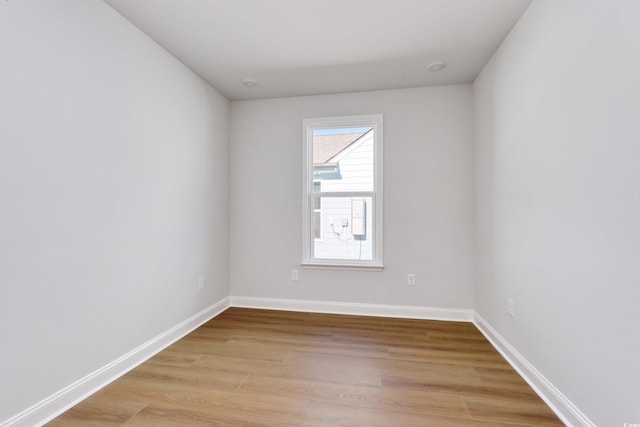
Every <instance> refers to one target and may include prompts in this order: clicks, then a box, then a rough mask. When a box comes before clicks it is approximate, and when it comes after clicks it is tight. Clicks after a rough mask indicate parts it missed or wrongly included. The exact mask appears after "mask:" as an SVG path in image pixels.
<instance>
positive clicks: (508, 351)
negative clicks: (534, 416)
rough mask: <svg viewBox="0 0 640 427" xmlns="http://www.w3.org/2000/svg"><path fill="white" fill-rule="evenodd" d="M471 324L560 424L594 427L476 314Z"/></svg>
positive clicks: (594, 426)
mask: <svg viewBox="0 0 640 427" xmlns="http://www.w3.org/2000/svg"><path fill="white" fill-rule="evenodd" d="M473 323H474V324H475V325H476V327H477V328H478V329H479V330H480V332H482V334H483V335H484V336H485V337H486V338H487V339H488V340H489V342H490V343H491V345H493V346H494V347H495V348H496V350H498V351H499V352H500V354H502V356H503V357H504V358H505V359H506V360H507V362H509V364H510V365H511V366H512V367H513V368H514V369H515V370H516V371H517V372H518V373H519V374H520V376H521V377H522V378H524V380H525V381H526V382H527V383H528V384H529V385H530V386H531V388H533V390H534V391H535V392H536V393H537V394H538V396H540V398H541V399H542V400H544V401H545V402H546V404H547V405H549V407H550V408H551V409H552V410H553V412H555V413H556V415H557V416H558V417H560V419H561V420H562V422H564V423H565V424H566V425H567V426H570V427H573V426H576V427H577V426H581V427H596V425H595V424H594V423H593V422H592V421H591V420H589V418H587V416H586V415H585V414H584V413H582V412H581V411H580V410H579V409H578V408H577V407H576V406H575V405H574V404H573V403H572V402H571V401H570V400H569V399H567V397H566V396H565V395H563V394H562V393H561V392H560V390H558V389H557V388H556V387H555V386H554V385H553V384H552V383H551V382H550V381H549V380H548V379H547V378H546V377H545V376H544V375H542V373H540V371H538V370H537V369H536V368H535V367H534V366H533V365H532V364H531V363H529V361H528V360H527V359H525V358H524V356H522V355H521V354H520V353H519V352H518V351H517V350H516V349H515V348H513V346H511V344H509V342H508V341H507V340H506V339H505V338H504V337H503V336H502V335H500V334H499V333H498V332H497V331H496V330H495V329H493V327H492V326H491V325H490V324H489V323H488V322H487V321H486V320H484V319H483V318H482V316H480V315H479V314H478V313H474V315H473Z"/></svg>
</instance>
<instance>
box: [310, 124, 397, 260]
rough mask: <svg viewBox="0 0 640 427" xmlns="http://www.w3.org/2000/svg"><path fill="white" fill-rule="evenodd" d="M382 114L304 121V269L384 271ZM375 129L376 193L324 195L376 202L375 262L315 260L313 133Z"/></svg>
mask: <svg viewBox="0 0 640 427" xmlns="http://www.w3.org/2000/svg"><path fill="white" fill-rule="evenodd" d="M382 119H383V116H382V114H367V115H359V116H339V117H320V118H307V119H303V123H302V128H303V142H304V144H303V149H302V165H303V167H302V266H303V267H304V268H327V269H347V270H382V269H383V268H384V264H383V253H382V250H383V228H382V224H383V218H382V215H383V198H382V183H383V179H382V171H383V169H382V141H383V127H382V121H383V120H382ZM360 127H372V128H373V147H374V148H373V167H374V172H373V191H371V192H354V193H349V192H336V193H322V195H323V196H325V197H332V196H338V197H348V196H353V197H362V196H365V197H371V198H372V201H373V227H372V228H373V230H372V231H373V237H372V238H373V257H372V260H366V261H365V260H352V259H318V258H315V257H314V254H313V250H314V243H315V239H314V231H313V215H314V209H313V198H312V194H313V182H314V179H313V131H314V129H331V128H360Z"/></svg>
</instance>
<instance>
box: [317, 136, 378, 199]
mask: <svg viewBox="0 0 640 427" xmlns="http://www.w3.org/2000/svg"><path fill="white" fill-rule="evenodd" d="M373 132H374V130H373V128H371V127H365V128H330V129H314V130H313V179H314V180H319V181H321V182H322V187H321V188H320V187H318V188H316V186H315V185H314V192H316V191H317V192H320V191H321V192H346V191H350V192H353V191H374V188H373V169H374V168H373V149H374V146H373V143H374V141H373Z"/></svg>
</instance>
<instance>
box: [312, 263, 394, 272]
mask: <svg viewBox="0 0 640 427" xmlns="http://www.w3.org/2000/svg"><path fill="white" fill-rule="evenodd" d="M301 266H302V268H304V269H308V270H352V271H382V270H384V265H382V264H367V265H363V264H360V265H354V264H331V263H313V262H303V263H302V264H301Z"/></svg>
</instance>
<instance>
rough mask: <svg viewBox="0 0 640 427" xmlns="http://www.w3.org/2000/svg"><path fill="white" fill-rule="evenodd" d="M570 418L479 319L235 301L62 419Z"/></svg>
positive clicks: (460, 421)
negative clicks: (251, 305)
mask: <svg viewBox="0 0 640 427" xmlns="http://www.w3.org/2000/svg"><path fill="white" fill-rule="evenodd" d="M120 425H122V426H128V427H134V426H195V427H198V426H253V427H257V426H273V427H275V426H277V427H287V426H306V427H321V426H323V427H324V426H332V427H333V426H374V427H378V426H379V427H396V426H397V427H413V426H420V427H423V426H436V427H437V426H451V427H454V426H455V427H465V426H487V427H489V426H492V427H495V426H501V427H507V426H562V425H563V424H562V423H561V422H560V421H559V419H558V418H557V417H556V416H555V415H554V414H553V412H552V411H551V410H550V409H549V408H548V407H547V406H546V405H545V404H544V402H543V401H542V400H541V399H540V398H539V397H538V396H537V395H536V394H535V393H534V392H533V390H532V389H531V388H530V387H529V386H528V385H527V384H526V383H525V382H524V380H523V379H522V378H521V377H520V376H519V375H518V374H517V373H516V372H515V371H514V370H513V369H512V368H511V367H510V366H509V364H508V363H507V362H506V361H505V360H504V359H503V358H502V357H501V356H500V354H499V353H498V352H497V351H496V350H495V349H494V348H493V347H492V346H491V344H489V342H488V341H487V340H486V339H485V338H484V337H483V336H482V334H481V333H480V332H479V331H478V330H477V329H476V328H475V327H474V326H473V325H472V324H471V323H459V322H437V321H425V320H406V319H387V318H374V317H356V316H340V315H323V314H312V313H290V312H281V311H268V310H250V309H240V308H230V309H228V310H227V311H225V312H224V313H222V314H221V315H219V316H218V317H216V318H215V319H213V320H211V321H210V322H208V323H207V324H205V325H203V326H202V327H200V328H198V329H197V330H196V331H194V332H193V333H191V334H189V335H188V336H186V337H185V338H183V339H181V340H180V341H178V342H177V343H175V344H173V345H172V346H170V347H169V348H167V349H166V350H164V351H162V352H161V353H159V354H158V355H156V356H155V357H153V358H151V359H150V360H148V361H147V362H145V363H144V364H142V365H140V366H139V367H137V368H136V369H134V370H133V371H131V372H130V373H128V374H127V375H125V376H123V377H122V378H120V379H118V380H117V381H115V382H114V383H112V384H110V385H109V386H107V387H105V388H104V389H103V390H101V391H99V392H98V393H96V394H95V395H93V396H91V397H90V398H88V399H86V400H85V401H83V402H81V403H80V404H78V405H77V406H75V407H74V408H72V409H70V410H69V411H67V412H66V413H64V414H62V415H61V416H60V417H58V418H56V419H55V420H53V421H52V422H51V423H49V426H51V427H57V426H83V427H84V426H104V427H107V426H109V427H112V426H120Z"/></svg>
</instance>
